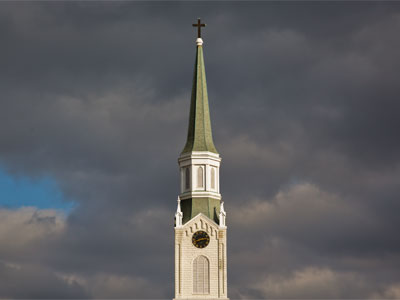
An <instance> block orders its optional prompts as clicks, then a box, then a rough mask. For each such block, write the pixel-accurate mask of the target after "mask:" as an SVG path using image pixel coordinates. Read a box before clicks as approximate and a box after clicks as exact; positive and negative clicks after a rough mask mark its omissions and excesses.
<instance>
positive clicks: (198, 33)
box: [192, 18, 207, 38]
mask: <svg viewBox="0 0 400 300" xmlns="http://www.w3.org/2000/svg"><path fill="white" fill-rule="evenodd" d="M206 25H207V24H201V21H200V18H198V19H197V24H192V26H193V27H197V37H198V38H201V27H206Z"/></svg>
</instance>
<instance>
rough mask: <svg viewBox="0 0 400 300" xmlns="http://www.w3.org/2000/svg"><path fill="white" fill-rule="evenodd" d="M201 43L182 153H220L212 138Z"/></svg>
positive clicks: (195, 67) (198, 48) (198, 50)
mask: <svg viewBox="0 0 400 300" xmlns="http://www.w3.org/2000/svg"><path fill="white" fill-rule="evenodd" d="M201 44H202V42H201V43H197V51H196V62H195V64H194V77H193V87H192V98H191V101H190V116H189V129H188V135H187V141H186V145H185V147H184V148H183V151H182V153H181V154H184V153H188V152H192V151H209V152H213V153H218V151H217V149H215V146H214V142H213V139H212V132H211V121H210V110H209V108H208V96H207V83H206V71H205V68H204V58H203V46H202V45H201Z"/></svg>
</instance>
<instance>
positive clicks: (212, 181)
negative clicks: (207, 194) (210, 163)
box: [211, 168, 215, 190]
mask: <svg viewBox="0 0 400 300" xmlns="http://www.w3.org/2000/svg"><path fill="white" fill-rule="evenodd" d="M211 189H212V190H215V168H211Z"/></svg>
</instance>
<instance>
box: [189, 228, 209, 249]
mask: <svg viewBox="0 0 400 300" xmlns="http://www.w3.org/2000/svg"><path fill="white" fill-rule="evenodd" d="M209 242H210V236H209V235H208V234H207V232H205V231H201V230H200V231H196V232H195V233H194V234H193V236H192V243H193V245H194V246H195V247H197V248H205V247H207V245H208V243H209Z"/></svg>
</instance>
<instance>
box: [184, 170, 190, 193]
mask: <svg viewBox="0 0 400 300" xmlns="http://www.w3.org/2000/svg"><path fill="white" fill-rule="evenodd" d="M188 189H190V169H189V168H185V190H188Z"/></svg>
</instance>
